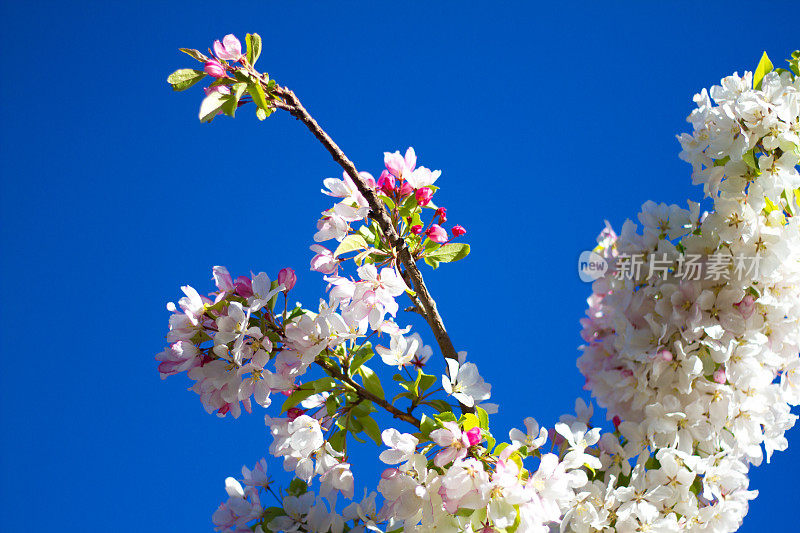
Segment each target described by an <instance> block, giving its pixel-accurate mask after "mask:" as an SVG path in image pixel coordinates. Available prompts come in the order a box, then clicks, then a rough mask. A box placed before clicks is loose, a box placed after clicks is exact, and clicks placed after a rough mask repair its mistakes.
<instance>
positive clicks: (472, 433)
mask: <svg viewBox="0 0 800 533" xmlns="http://www.w3.org/2000/svg"><path fill="white" fill-rule="evenodd" d="M465 435H466V436H467V440H468V441H469V445H470V446H477V445H478V444H480V443H481V428H478V427H474V428H472V429H470V430H467V431H466V432H465Z"/></svg>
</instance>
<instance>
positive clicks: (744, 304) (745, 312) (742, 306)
mask: <svg viewBox="0 0 800 533" xmlns="http://www.w3.org/2000/svg"><path fill="white" fill-rule="evenodd" d="M733 306H734V307H735V308H736V309H738V310H739V313H741V315H742V317H743V318H744V319H745V320H747V319H748V318H750V317H751V316H753V312H755V310H756V299H755V298H753V296H752V295H750V294H745V296H744V298H742V301H741V302H739V303H737V304H733Z"/></svg>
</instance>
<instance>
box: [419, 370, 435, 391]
mask: <svg viewBox="0 0 800 533" xmlns="http://www.w3.org/2000/svg"><path fill="white" fill-rule="evenodd" d="M437 381H438V379H437V378H436V376H431V375H429V374H425V373H423V372H422V370H420V369H417V379H416V380H415V381H414V387H415V391H416V393H417V396H419V395H421V394H422V393H423V392H425V391H426V390H428V389H429V388H431V387H432V386H433V384H434V383H436V382H437Z"/></svg>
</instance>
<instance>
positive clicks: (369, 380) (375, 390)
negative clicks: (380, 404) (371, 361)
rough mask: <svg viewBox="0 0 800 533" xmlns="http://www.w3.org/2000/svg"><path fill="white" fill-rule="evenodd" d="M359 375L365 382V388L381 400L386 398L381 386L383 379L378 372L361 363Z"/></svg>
mask: <svg viewBox="0 0 800 533" xmlns="http://www.w3.org/2000/svg"><path fill="white" fill-rule="evenodd" d="M358 373H359V375H361V379H362V380H363V382H364V388H365V389H367V391H369V392H371V393H372V394H374V395H375V396H377V397H378V398H380V399H381V400H383V399H384V398H385V396H384V393H383V387H381V379H380V378H379V377H378V374H376V373H375V372H373V371H372V369H371V368H369V367H368V366H364V365H361V366H360V367H359V369H358Z"/></svg>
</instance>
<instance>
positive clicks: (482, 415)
mask: <svg viewBox="0 0 800 533" xmlns="http://www.w3.org/2000/svg"><path fill="white" fill-rule="evenodd" d="M475 412H476V413H477V414H478V425H479V426H480V428H481V429H485V430H487V431H488V430H489V413H487V412H486V410H485V409H483V408H482V407H478V406H475Z"/></svg>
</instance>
